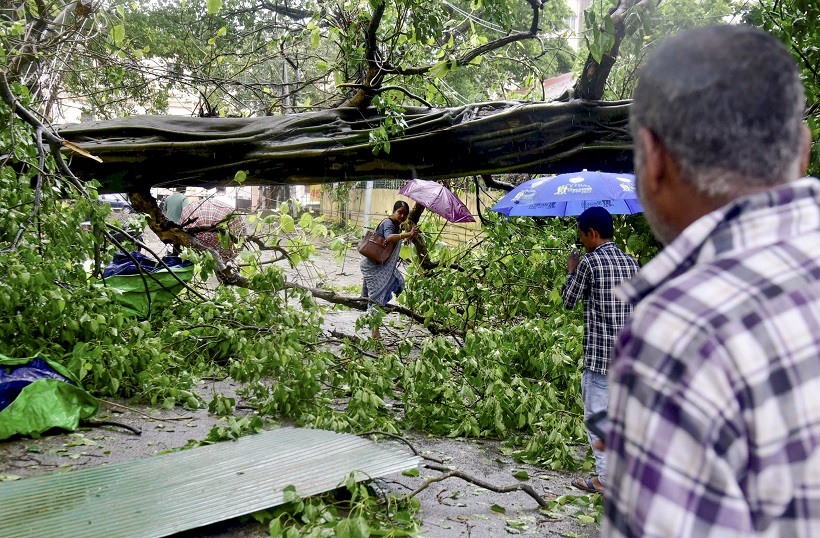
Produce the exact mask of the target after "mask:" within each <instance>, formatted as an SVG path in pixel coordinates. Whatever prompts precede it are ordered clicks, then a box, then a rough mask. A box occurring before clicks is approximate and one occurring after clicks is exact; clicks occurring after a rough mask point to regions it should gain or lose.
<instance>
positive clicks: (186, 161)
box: [58, 100, 632, 192]
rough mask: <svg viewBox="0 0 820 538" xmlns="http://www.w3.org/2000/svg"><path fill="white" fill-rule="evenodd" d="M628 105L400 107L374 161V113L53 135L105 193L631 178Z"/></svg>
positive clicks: (122, 122) (135, 120)
mask: <svg viewBox="0 0 820 538" xmlns="http://www.w3.org/2000/svg"><path fill="white" fill-rule="evenodd" d="M628 110H629V103H628V102H626V101H621V102H592V101H579V100H575V101H570V102H568V103H565V102H553V103H522V102H493V103H479V104H473V105H466V106H463V107H457V108H447V109H426V108H408V109H407V115H406V117H405V119H406V121H407V128H406V131H405V134H404V135H403V136H401V137H399V138H395V139H393V140H391V150H390V153H385V152H380V153H379V154H378V155H375V156H374V155H373V151H372V147H371V146H370V144H369V142H368V136H369V133H370V131H371V130H372V129H373V128H375V127H377V126H378V125H379V121H380V119H381V116H380V115H379V114H378V113H377V112H376V111H375V110H372V109H368V110H364V111H362V110H357V109H353V108H343V109H334V110H325V111H319V112H308V113H302V114H292V115H286V116H270V117H263V118H186V117H174V116H131V117H127V118H121V119H116V120H111V121H100V122H88V123H83V124H79V125H71V126H63V127H61V128H60V129H59V130H58V133H59V135H60V136H62V137H64V138H65V139H66V140H68V141H69V142H72V143H74V144H77V145H78V146H80V147H81V148H82V149H84V150H85V151H88V152H89V153H91V154H93V155H95V156H97V157H100V158H101V159H102V163H98V162H96V161H94V160H91V159H88V158H86V157H82V156H80V155H77V154H75V155H73V157H72V162H71V169H72V170H73V171H74V173H75V174H76V175H77V176H78V177H80V178H81V179H85V180H89V179H92V178H95V179H98V180H99V181H100V182H101V184H102V188H103V190H104V191H109V192H135V191H140V190H143V189H147V188H149V187H151V186H153V185H156V184H161V183H168V182H172V183H173V184H174V185H187V186H209V185H215V184H222V185H224V184H225V183H226V182H228V181H230V180H232V179H233V178H234V175H235V174H236V172H238V171H240V170H243V171H247V184H252V185H267V184H276V183H291V184H314V183H330V182H335V181H351V180H367V179H373V178H397V179H410V178H414V177H423V178H428V179H445V178H451V177H463V176H469V175H480V174H499V173H507V172H526V173H560V172H568V171H575V170H579V169H583V168H587V169H597V170H607V171H618V172H624V171H631V167H632V146H631V144H632V142H631V137H630V135H629V132H628V129H627V123H628ZM64 151H66V153H67V154H70V153H71V150H69V149H65V150H64Z"/></svg>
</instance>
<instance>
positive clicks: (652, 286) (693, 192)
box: [603, 25, 820, 538]
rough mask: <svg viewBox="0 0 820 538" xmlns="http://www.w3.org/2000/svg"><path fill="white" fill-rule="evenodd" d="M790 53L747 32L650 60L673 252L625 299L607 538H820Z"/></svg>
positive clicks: (701, 37)
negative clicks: (627, 310)
mask: <svg viewBox="0 0 820 538" xmlns="http://www.w3.org/2000/svg"><path fill="white" fill-rule="evenodd" d="M804 110H805V99H804V95H803V88H802V84H801V81H800V77H799V74H798V71H797V69H796V67H795V63H794V60H793V58H792V56H791V54H790V53H789V51H788V50H787V49H786V48H785V47H784V46H783V45H782V44H781V43H780V42H778V41H777V40H776V39H775V38H773V37H772V36H770V35H768V34H766V33H764V32H762V31H759V30H755V29H751V28H748V27H744V26H738V25H733V26H714V27H705V28H699V29H695V30H689V31H686V32H683V33H681V34H679V35H678V36H677V37H674V38H671V39H669V40H668V41H667V42H666V43H665V44H664V45H662V46H661V47H660V48H658V49H657V50H656V51H655V52H654V54H653V55H652V56H651V58H650V60H649V61H648V62H647V64H646V66H645V67H644V69H643V71H642V73H641V75H640V76H639V79H638V86H637V89H636V91H635V94H634V101H633V104H632V110H631V120H630V121H631V128H632V134H633V138H634V140H635V169H636V172H637V187H638V194H639V196H640V200H641V203H642V205H643V207H644V210H645V214H646V217H647V219H648V221H649V223H650V225H651V226H652V229H653V231H654V233H655V235H656V236H657V237H658V238H659V239H660V240H661V241H663V242H664V243H666V244H667V246H666V248H665V249H664V250H663V252H661V253H660V254H659V255H658V256H657V257H656V258H655V259H653V260H652V261H651V262H650V263H648V264H647V265H646V266H645V267H644V268H643V270H641V272H640V273H639V274H638V276H637V277H636V278H635V279H633V280H631V281H630V282H628V283H627V284H625V285H623V286H622V287H621V288H620V289H619V290H616V293H618V294H619V296H621V297H623V298H624V299H625V300H627V301H629V302H631V303H632V304H634V305H636V306H635V310H634V313H633V315H632V317H631V318H630V319H629V321H628V322H627V324H626V325H625V326H624V328H623V329H622V331H621V333H620V334H619V337H618V341H617V343H616V346H615V351H614V354H613V359H612V361H613V362H612V387H611V396H610V408H609V414H610V419H611V423H612V426H611V430H610V432H609V435H608V438H607V443H606V444H607V458H608V462H609V484H608V487H607V493H606V497H605V500H604V521H603V535H604V536H615V537H618V536H641V537H644V536H646V537H660V536H664V537H667V536H674V537H689V536H691V537H698V538H705V537H718V536H719V537H723V536H737V537H748V536H771V537H789V538H794V537H816V536H820V251H818V245H820V182H818V180H817V179H815V178H803V179H800V177H801V175H802V174H804V173H805V171H806V168H807V166H808V161H809V154H810V145H811V141H810V140H811V139H810V134H809V131H808V129H807V128H806V126H805V125H804V124H803V114H804Z"/></svg>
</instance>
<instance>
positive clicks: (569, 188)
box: [555, 178, 592, 196]
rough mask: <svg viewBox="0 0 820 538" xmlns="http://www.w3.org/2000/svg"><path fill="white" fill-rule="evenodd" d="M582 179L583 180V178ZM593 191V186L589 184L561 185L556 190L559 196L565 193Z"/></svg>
mask: <svg viewBox="0 0 820 538" xmlns="http://www.w3.org/2000/svg"><path fill="white" fill-rule="evenodd" d="M580 179H581V180H583V178H580ZM570 181H571V180H570ZM591 192H592V187H590V186H589V185H561V186H560V187H558V188H557V189H556V190H555V194H557V195H559V196H561V195H564V194H589V193H591Z"/></svg>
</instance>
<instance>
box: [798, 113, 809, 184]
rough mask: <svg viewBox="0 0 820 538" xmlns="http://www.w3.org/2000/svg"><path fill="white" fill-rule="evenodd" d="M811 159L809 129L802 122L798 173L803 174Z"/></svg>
mask: <svg viewBox="0 0 820 538" xmlns="http://www.w3.org/2000/svg"><path fill="white" fill-rule="evenodd" d="M810 160H811V129H809V126H808V125H806V124H805V123H804V124H803V137H802V139H801V144H800V175H801V176H805V175H806V170H808V169H809V161H810Z"/></svg>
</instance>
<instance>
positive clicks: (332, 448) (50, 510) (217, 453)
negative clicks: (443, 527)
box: [0, 428, 419, 538]
mask: <svg viewBox="0 0 820 538" xmlns="http://www.w3.org/2000/svg"><path fill="white" fill-rule="evenodd" d="M418 463H419V458H418V457H416V456H413V455H411V454H409V453H408V452H406V451H403V450H401V449H398V448H394V447H391V446H386V445H379V444H376V443H373V442H371V441H369V440H366V439H362V438H360V437H357V436H355V435H350V434H339V433H334V432H329V431H324V430H309V429H300V428H281V429H278V430H272V431H268V432H264V433H260V434H257V435H251V436H247V437H243V438H241V439H239V440H237V441H233V442H223V443H217V444H215V445H210V446H204V447H197V448H193V449H189V450H183V451H181V452H175V453H171V454H163V455H159V456H153V457H150V458H143V459H139V460H132V461H128V462H124V463H119V464H114V465H106V466H101V467H96V468H92V469H82V470H79V471H73V472H65V473H54V474H50V475H43V476H38V477H33V478H26V479H23V480H20V481H17V482H6V483H3V484H0V510H1V511H0V537H3V538H13V537H21V538H37V537H46V536H69V537H70V536H82V537H87V538H92V537H96V536H99V537H104V538H112V537H115V536H128V537H141V536H167V535H170V534H173V533H176V532H180V531H184V530H188V529H193V528H197V527H201V526H203V525H207V524H210V523H215V522H218V521H224V520H226V519H230V518H233V517H237V516H240V515H243V514H249V513H252V512H255V511H257V510H263V509H265V508H269V507H272V506H276V505H278V504H282V502H283V500H282V490H283V489H284V488H285V487H286V486H288V485H294V486H296V492H297V493H298V494H299V495H301V496H303V497H307V496H309V495H315V494H317V493H321V492H324V491H329V490H332V489H335V488H336V487H337V486H338V485H339V484H340V483H341V482H342V481H343V480H345V479H346V478H347V476H349V474H350V473H351V472H352V471H356V478H357V480H366V479H368V478H375V477H378V476H383V475H386V474H391V473H395V472H398V471H402V470H406V469H410V468H414V467H416V466H417V465H418Z"/></svg>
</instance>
